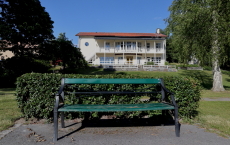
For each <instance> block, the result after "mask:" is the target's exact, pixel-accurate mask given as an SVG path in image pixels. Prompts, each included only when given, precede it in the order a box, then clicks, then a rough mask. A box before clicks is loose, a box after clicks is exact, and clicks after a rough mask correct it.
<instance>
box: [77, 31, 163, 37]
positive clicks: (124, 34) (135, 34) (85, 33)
mask: <svg viewBox="0 0 230 145" xmlns="http://www.w3.org/2000/svg"><path fill="white" fill-rule="evenodd" d="M75 36H101V37H167V35H164V34H158V33H113V32H80V33H78V34H76V35H75Z"/></svg>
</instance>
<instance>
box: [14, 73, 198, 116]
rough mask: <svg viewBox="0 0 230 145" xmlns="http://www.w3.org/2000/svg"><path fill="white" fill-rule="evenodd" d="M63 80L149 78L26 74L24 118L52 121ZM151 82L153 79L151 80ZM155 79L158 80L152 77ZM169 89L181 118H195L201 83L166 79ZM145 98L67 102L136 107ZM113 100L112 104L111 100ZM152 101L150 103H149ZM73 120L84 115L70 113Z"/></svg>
mask: <svg viewBox="0 0 230 145" xmlns="http://www.w3.org/2000/svg"><path fill="white" fill-rule="evenodd" d="M61 78H147V77H143V76H137V75H118V74H112V75H100V76H98V75H81V74H40V73H30V74H24V75H22V76H21V77H19V78H18V79H17V82H16V84H17V88H16V95H17V101H18V106H19V108H20V109H21V111H22V113H23V114H24V117H26V118H30V117H36V118H46V119H52V116H53V112H52V111H53V107H54V95H55V93H57V90H58V88H59V87H60V80H61ZM148 78H149V77H148ZM152 78H154V77H152ZM163 79H164V82H165V85H166V87H167V88H168V89H169V90H170V91H172V92H174V93H175V99H176V102H177V103H178V106H179V115H180V117H181V118H183V117H189V118H191V117H193V116H195V115H196V109H197V108H198V101H199V100H200V84H199V82H198V81H197V80H194V79H192V78H184V77H163ZM79 87H83V88H85V89H87V88H91V89H92V88H93V89H94V90H109V91H111V90H114V89H116V90H130V89H132V90H133V89H142V87H143V85H142V86H140V85H131V84H127V85H113V84H104V85H97V84H95V85H86V84H81V85H79ZM68 89H69V91H73V88H68ZM140 97H141V96H133V95H126V96H123V97H121V96H119V97H117V96H115V95H114V96H111V97H103V96H97V97H95V96H92V97H86V98H82V99H76V97H75V96H74V95H69V96H68V98H67V99H66V100H65V101H66V103H68V104H75V103H80V104H81V103H82V104H107V103H110V104H117V103H123V104H130V103H132V104H135V103H140ZM108 98H109V100H108ZM148 102H149V101H146V103H148ZM146 113H150V114H151V111H145V112H138V111H136V112H117V113H115V115H118V116H119V117H122V116H123V117H124V116H125V117H126V116H128V117H133V116H141V115H143V114H145V115H146ZM100 114H101V113H95V112H94V113H91V116H92V117H99V116H100ZM66 115H68V116H69V117H79V116H80V117H82V115H84V114H83V113H82V114H78V113H75V114H74V113H67V114H66Z"/></svg>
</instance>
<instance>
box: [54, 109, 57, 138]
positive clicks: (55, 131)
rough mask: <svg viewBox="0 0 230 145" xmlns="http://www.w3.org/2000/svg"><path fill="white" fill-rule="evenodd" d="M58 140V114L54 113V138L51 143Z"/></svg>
mask: <svg viewBox="0 0 230 145" xmlns="http://www.w3.org/2000/svg"><path fill="white" fill-rule="evenodd" d="M57 139H58V112H57V111H54V137H53V141H54V142H55V141H57Z"/></svg>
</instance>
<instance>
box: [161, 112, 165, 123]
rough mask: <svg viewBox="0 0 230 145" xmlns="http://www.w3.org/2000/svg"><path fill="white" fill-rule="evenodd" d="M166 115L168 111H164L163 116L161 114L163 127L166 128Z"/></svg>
mask: <svg viewBox="0 0 230 145" xmlns="http://www.w3.org/2000/svg"><path fill="white" fill-rule="evenodd" d="M165 115H166V110H162V114H161V122H162V124H161V126H164V125H165V118H166V117H165Z"/></svg>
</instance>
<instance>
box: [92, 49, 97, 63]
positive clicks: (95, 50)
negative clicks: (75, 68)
mask: <svg viewBox="0 0 230 145" xmlns="http://www.w3.org/2000/svg"><path fill="white" fill-rule="evenodd" d="M96 53H97V48H96V47H95V55H94V63H96ZM92 63H93V62H92Z"/></svg>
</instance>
